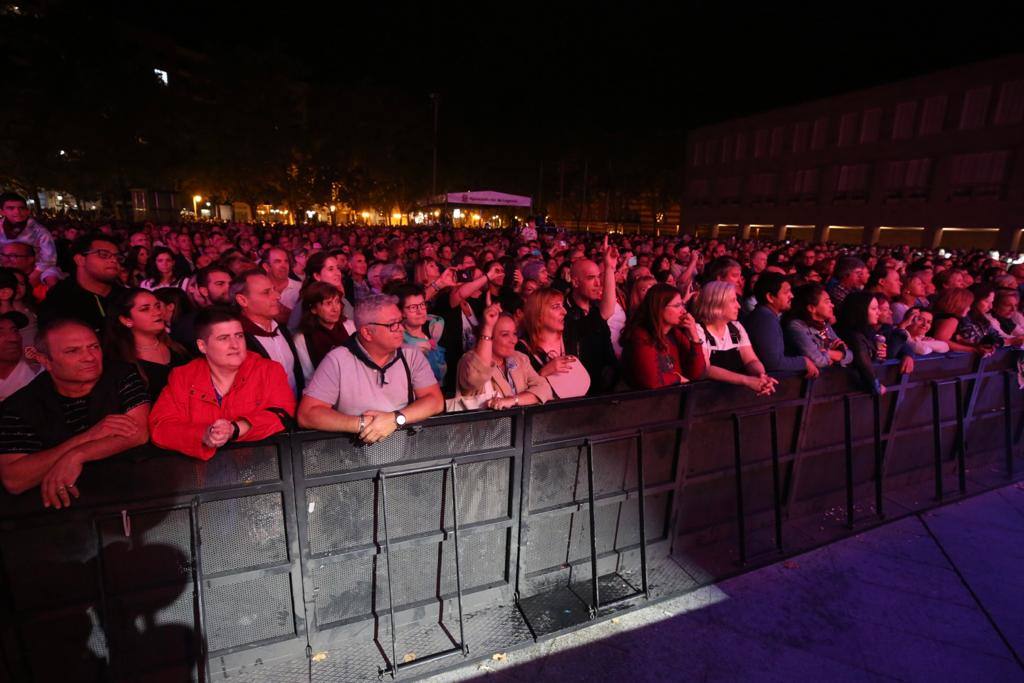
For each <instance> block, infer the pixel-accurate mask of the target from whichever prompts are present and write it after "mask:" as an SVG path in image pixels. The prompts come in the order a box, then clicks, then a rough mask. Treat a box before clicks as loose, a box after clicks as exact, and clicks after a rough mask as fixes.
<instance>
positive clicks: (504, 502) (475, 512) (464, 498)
mask: <svg viewBox="0 0 1024 683" xmlns="http://www.w3.org/2000/svg"><path fill="white" fill-rule="evenodd" d="M456 476H457V478H458V500H459V524H460V525H464V524H473V523H475V522H485V521H490V520H496V519H503V518H506V517H508V516H509V514H511V512H510V510H509V502H510V499H509V484H510V483H511V477H512V459H511V458H499V459H497V460H485V461H482V462H473V463H469V464H467V465H460V466H459V468H458V472H457V475H456Z"/></svg>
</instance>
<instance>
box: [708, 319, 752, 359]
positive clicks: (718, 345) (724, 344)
mask: <svg viewBox="0 0 1024 683" xmlns="http://www.w3.org/2000/svg"><path fill="white" fill-rule="evenodd" d="M729 325H732V326H733V327H734V328H736V331H737V332H739V339H738V341H737V342H736V343H733V340H732V333H731V332H730V330H729ZM729 325H726V327H725V335H724V336H723V337H718V336H717V335H715V334H714V333H712V332H711V330H707V333H706V334H705V328H704V327H702V326H698V327H697V330H698V332H699V334H700V338H701V347H702V348H703V349H704V360H705V361H707V362H708V364H710V363H711V349H714V350H715V351H728V350H730V349H738V348H741V347H744V346H750V337H748V336H747V331H746V330H745V329H744V328H743V325H741V324H740V323H739V322H732V323H729ZM709 337H713V338H714V340H715V345H714V346H711V342H710V341H709V340H708V338H709Z"/></svg>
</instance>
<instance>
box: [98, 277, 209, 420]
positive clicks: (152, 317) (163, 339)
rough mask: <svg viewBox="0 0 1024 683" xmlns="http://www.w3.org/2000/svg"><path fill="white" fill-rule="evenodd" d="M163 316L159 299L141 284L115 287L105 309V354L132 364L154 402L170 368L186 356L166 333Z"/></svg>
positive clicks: (164, 313) (181, 347)
mask: <svg viewBox="0 0 1024 683" xmlns="http://www.w3.org/2000/svg"><path fill="white" fill-rule="evenodd" d="M165 316H166V310H165V308H164V304H163V302H161V301H160V300H159V299H158V298H157V297H156V296H155V295H154V294H153V293H152V292H149V291H146V290H145V289H142V288H141V287H133V288H131V289H125V290H122V291H119V292H118V293H117V295H116V296H115V297H113V299H112V301H111V302H110V305H109V308H108V309H107V318H106V330H105V335H104V341H103V349H104V352H105V353H106V356H107V357H108V358H110V359H111V360H114V361H120V362H122V363H128V364H129V365H133V366H135V369H136V370H138V373H139V376H141V377H142V380H143V381H144V382H145V383H146V389H147V391H148V392H149V396H150V398H151V399H152V400H153V401H154V402H156V399H157V397H159V395H160V392H161V391H163V388H164V387H165V386H167V378H168V377H169V376H170V374H171V370H172V369H173V368H176V367H178V366H179V365H184V364H185V363H187V362H188V361H189V360H190V358H189V354H188V352H187V351H186V350H185V348H184V347H183V346H181V345H180V344H178V342H176V341H174V340H173V339H171V337H170V335H168V334H167V323H168V321H167V319H166V317H165Z"/></svg>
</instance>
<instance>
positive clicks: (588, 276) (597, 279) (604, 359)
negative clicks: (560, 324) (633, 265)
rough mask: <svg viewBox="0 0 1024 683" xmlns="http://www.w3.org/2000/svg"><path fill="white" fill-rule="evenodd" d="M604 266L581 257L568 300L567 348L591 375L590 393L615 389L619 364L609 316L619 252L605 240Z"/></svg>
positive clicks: (613, 295)
mask: <svg viewBox="0 0 1024 683" xmlns="http://www.w3.org/2000/svg"><path fill="white" fill-rule="evenodd" d="M601 260H602V265H600V266H599V265H597V264H596V263H594V262H593V261H591V260H590V259H586V258H581V259H579V260H577V261H575V262H574V263H573V264H572V271H571V273H570V274H571V277H572V289H571V290H570V291H569V295H568V297H567V301H566V306H565V307H566V311H567V312H566V315H565V350H566V352H567V353H569V354H574V355H576V356H577V357H578V358H579V359H580V362H582V363H583V367H585V368H586V369H587V372H588V373H589V374H590V391H588V392H587V393H588V395H595V394H604V393H607V392H609V391H612V390H613V389H614V388H615V384H616V382H618V378H619V364H618V361H617V359H616V358H615V348H614V347H613V346H612V333H611V329H610V328H609V327H608V319H609V318H611V317H612V315H614V313H615V267H616V266H617V265H618V260H619V253H618V250H616V249H615V247H609V246H608V238H607V237H605V240H604V254H603V257H602V259H601Z"/></svg>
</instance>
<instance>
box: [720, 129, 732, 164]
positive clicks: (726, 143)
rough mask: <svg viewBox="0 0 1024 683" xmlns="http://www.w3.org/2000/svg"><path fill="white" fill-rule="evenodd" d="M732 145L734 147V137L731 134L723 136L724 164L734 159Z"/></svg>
mask: <svg viewBox="0 0 1024 683" xmlns="http://www.w3.org/2000/svg"><path fill="white" fill-rule="evenodd" d="M732 147H733V137H732V136H731V135H727V136H725V137H724V138H722V163H723V164H727V163H729V162H730V161H732Z"/></svg>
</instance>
